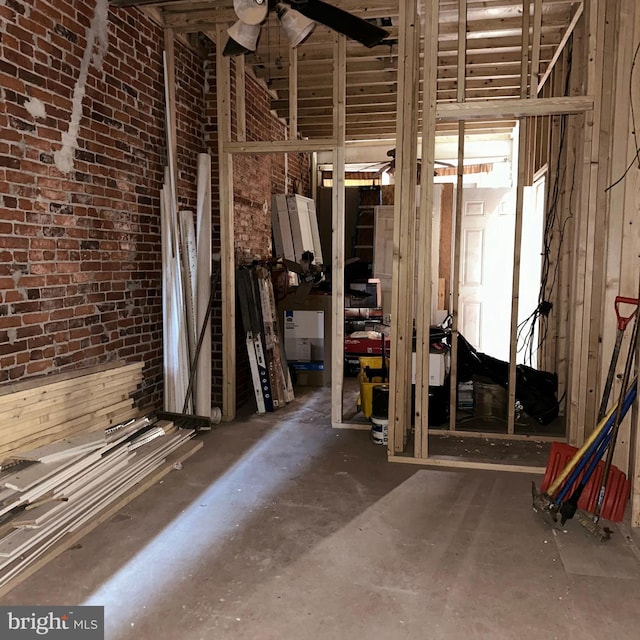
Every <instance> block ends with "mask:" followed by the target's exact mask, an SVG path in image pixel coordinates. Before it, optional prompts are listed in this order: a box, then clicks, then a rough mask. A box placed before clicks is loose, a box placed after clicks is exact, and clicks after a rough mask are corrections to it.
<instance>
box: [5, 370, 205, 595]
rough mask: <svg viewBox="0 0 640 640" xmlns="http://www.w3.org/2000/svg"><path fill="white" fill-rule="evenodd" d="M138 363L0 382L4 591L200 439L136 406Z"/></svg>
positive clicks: (161, 472)
mask: <svg viewBox="0 0 640 640" xmlns="http://www.w3.org/2000/svg"><path fill="white" fill-rule="evenodd" d="M142 366H143V365H142V363H135V364H126V365H125V364H122V363H115V364H111V365H103V366H100V367H94V368H92V369H85V370H80V371H74V372H70V373H65V374H59V375H54V376H46V377H45V378H44V379H43V378H38V379H33V380H28V381H24V382H20V383H15V384H12V385H6V386H4V387H0V420H1V422H0V424H1V425H2V428H1V429H0V444H1V447H2V456H1V458H0V459H1V460H2V465H1V469H0V594H1V593H4V592H6V591H7V590H9V589H10V588H12V587H13V586H15V584H17V582H19V581H20V580H22V579H24V578H25V577H26V576H27V575H30V573H32V572H33V571H35V570H36V569H38V568H39V567H40V566H42V565H43V564H45V563H46V562H48V561H49V560H51V558H53V557H55V556H56V555H58V554H59V553H60V552H61V551H63V550H64V549H66V548H68V547H69V546H70V545H71V544H74V543H75V542H76V541H77V540H78V539H79V538H81V537H82V536H83V535H86V533H88V531H90V530H91V529H92V528H94V527H95V526H97V524H99V523H100V522H103V521H104V520H106V519H107V518H108V517H110V516H111V515H112V514H113V513H115V512H116V511H117V510H118V509H120V508H122V507H123V506H124V505H125V504H126V503H127V502H129V501H130V500H132V499H133V497H135V496H136V495H138V494H139V493H141V492H142V491H143V490H145V489H146V488H148V487H149V486H151V485H152V484H153V483H155V482H157V480H158V479H160V478H161V477H162V476H163V475H165V474H166V473H168V472H169V471H170V470H171V468H173V465H174V464H175V463H176V462H180V461H182V460H184V459H185V458H187V457H188V456H189V455H191V454H192V453H194V452H195V451H196V450H197V449H199V448H200V447H201V446H202V442H198V443H194V442H190V440H191V438H193V436H194V435H195V431H193V430H190V429H187V430H182V429H177V428H176V427H175V426H174V425H173V423H171V422H168V421H158V420H157V419H156V418H155V417H154V416H151V415H147V416H137V415H136V414H137V409H136V408H135V407H134V406H133V400H132V398H131V397H130V396H131V394H132V393H133V392H134V391H135V390H136V388H137V385H138V383H139V382H140V380H141V375H142V373H141V371H142Z"/></svg>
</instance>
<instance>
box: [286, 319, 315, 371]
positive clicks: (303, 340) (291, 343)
mask: <svg viewBox="0 0 640 640" xmlns="http://www.w3.org/2000/svg"><path fill="white" fill-rule="evenodd" d="M284 350H285V353H286V355H287V360H290V361H303V362H309V361H312V362H313V361H319V362H322V361H324V311H306V310H294V309H287V310H285V312H284Z"/></svg>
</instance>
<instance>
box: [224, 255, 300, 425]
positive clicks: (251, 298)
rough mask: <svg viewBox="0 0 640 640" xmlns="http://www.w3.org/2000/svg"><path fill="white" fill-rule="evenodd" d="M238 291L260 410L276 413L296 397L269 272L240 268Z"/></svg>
mask: <svg viewBox="0 0 640 640" xmlns="http://www.w3.org/2000/svg"><path fill="white" fill-rule="evenodd" d="M236 291H237V295H238V301H239V303H240V314H241V316H242V325H243V328H244V331H245V341H246V344H247V354H248V356H249V366H250V368H251V380H252V383H253V390H254V393H255V398H256V407H257V411H258V413H265V412H267V411H274V410H275V409H278V408H279V407H282V406H284V405H285V404H287V403H289V402H291V401H292V400H293V399H294V394H293V385H292V383H291V376H290V374H289V367H288V365H287V359H286V356H285V353H284V344H283V341H282V335H281V331H280V324H279V322H278V314H277V309H276V302H275V296H274V294H273V284H272V281H271V273H270V271H269V269H267V268H266V267H263V266H259V265H258V266H254V265H251V266H246V267H243V268H241V269H238V271H237V272H236Z"/></svg>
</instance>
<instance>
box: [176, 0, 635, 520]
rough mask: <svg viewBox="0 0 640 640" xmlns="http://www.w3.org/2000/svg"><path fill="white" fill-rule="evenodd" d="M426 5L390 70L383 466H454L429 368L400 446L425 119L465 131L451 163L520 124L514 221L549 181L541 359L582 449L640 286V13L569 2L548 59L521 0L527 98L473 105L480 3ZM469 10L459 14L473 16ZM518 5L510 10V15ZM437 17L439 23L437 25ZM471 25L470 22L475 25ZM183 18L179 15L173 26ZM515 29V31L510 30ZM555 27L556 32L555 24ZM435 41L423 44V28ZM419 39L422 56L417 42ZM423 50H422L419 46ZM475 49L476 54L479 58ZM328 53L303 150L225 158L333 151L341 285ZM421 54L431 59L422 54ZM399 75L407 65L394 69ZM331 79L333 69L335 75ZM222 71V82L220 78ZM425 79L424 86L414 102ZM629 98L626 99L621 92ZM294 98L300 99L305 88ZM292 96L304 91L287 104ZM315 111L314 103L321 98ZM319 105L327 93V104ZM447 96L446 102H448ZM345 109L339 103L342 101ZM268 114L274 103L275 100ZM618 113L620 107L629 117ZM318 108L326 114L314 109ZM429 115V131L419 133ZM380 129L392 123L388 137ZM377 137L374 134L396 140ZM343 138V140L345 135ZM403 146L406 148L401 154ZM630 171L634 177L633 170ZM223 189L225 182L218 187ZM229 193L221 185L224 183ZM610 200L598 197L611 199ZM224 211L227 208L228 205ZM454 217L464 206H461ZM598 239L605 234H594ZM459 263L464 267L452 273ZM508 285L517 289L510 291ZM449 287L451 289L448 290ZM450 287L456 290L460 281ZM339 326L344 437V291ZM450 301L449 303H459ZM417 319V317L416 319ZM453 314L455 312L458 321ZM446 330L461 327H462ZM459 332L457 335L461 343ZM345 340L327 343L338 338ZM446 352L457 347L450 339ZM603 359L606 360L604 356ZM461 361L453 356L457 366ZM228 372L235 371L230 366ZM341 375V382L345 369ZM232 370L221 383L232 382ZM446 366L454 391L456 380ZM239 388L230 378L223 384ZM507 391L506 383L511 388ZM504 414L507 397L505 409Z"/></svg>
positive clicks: (253, 148)
mask: <svg viewBox="0 0 640 640" xmlns="http://www.w3.org/2000/svg"><path fill="white" fill-rule="evenodd" d="M423 4H424V3H419V2H417V0H416V2H410V3H405V2H403V3H400V15H401V19H400V20H399V22H398V24H399V33H398V35H399V44H398V47H399V51H401V52H402V53H401V55H400V56H398V58H399V59H400V60H401V65H399V67H398V71H397V73H398V87H399V93H398V96H397V109H396V114H397V120H396V124H395V128H396V131H395V135H396V140H397V141H398V148H400V149H402V152H401V153H400V154H399V155H400V157H399V158H398V169H397V185H396V196H397V198H396V206H397V209H396V210H397V215H396V224H397V228H396V231H395V233H394V271H393V273H394V275H393V282H394V289H395V293H394V294H393V296H394V311H395V312H394V313H393V314H392V315H393V318H392V322H393V326H392V336H393V346H392V349H393V354H394V355H393V359H394V361H393V373H392V387H393V396H392V400H391V406H390V409H391V411H390V416H389V443H390V446H389V459H390V460H392V461H401V462H413V463H417V464H436V465H438V464H447V465H454V464H455V463H452V462H450V461H446V462H444V461H441V460H437V459H434V458H433V457H432V456H430V455H429V451H428V440H427V437H426V433H425V432H428V429H426V428H425V426H426V425H425V421H424V416H425V415H428V394H425V393H424V382H423V380H428V374H429V372H428V359H426V360H425V359H424V358H421V360H422V361H424V362H425V364H424V365H423V366H421V367H420V369H419V371H418V372H417V375H418V380H419V381H420V389H422V391H423V393H421V394H420V402H419V403H416V405H417V411H416V414H415V416H413V417H414V419H415V424H416V430H415V434H416V438H415V440H414V447H413V450H412V451H409V452H408V451H406V450H405V449H406V443H407V442H408V441H409V437H408V436H409V432H410V427H409V424H410V422H411V417H412V416H411V405H410V380H411V377H410V376H407V375H403V373H406V371H407V363H410V358H411V339H410V338H411V324H412V322H413V318H412V317H411V314H407V313H405V312H404V308H405V307H404V306H403V305H401V304H400V296H399V293H398V291H402V292H403V293H404V292H407V291H411V290H412V287H413V277H414V272H415V273H417V274H418V278H419V281H420V282H421V283H422V285H425V284H426V283H428V282H431V280H432V274H431V271H430V269H431V267H430V260H429V259H428V258H427V256H426V254H425V252H420V251H419V252H418V255H417V262H415V263H414V261H413V259H412V252H413V243H412V242H410V241H409V240H410V237H411V235H412V229H414V228H415V225H416V222H417V223H418V224H419V225H420V232H421V233H422V234H423V236H422V238H423V240H424V242H425V243H426V244H428V242H427V238H428V234H429V233H430V229H429V224H428V223H429V220H430V216H428V215H427V212H429V211H431V209H432V202H431V199H432V192H433V188H432V177H431V175H429V174H430V173H431V172H428V171H425V172H423V174H425V175H426V177H425V178H424V179H423V183H422V186H423V189H421V201H420V207H419V209H418V211H419V213H418V219H417V220H416V219H414V212H415V211H416V207H415V206H414V204H415V202H416V194H415V183H414V174H413V171H410V170H409V169H410V167H411V166H412V163H414V162H415V159H416V152H415V150H414V143H413V141H414V140H417V137H418V135H419V133H420V131H421V129H420V128H419V127H420V126H423V127H425V128H424V129H423V130H422V131H423V134H422V137H423V159H424V158H426V159H427V163H428V162H430V159H431V158H432V154H433V140H432V137H431V136H430V130H431V129H430V127H429V125H430V124H431V123H433V122H435V123H436V124H437V126H438V127H439V128H440V130H446V131H448V132H456V131H457V132H459V133H460V134H461V135H460V138H461V144H460V157H463V155H464V154H463V151H464V149H463V147H462V140H463V135H464V133H465V132H466V131H474V130H475V129H476V128H477V127H478V126H479V124H480V123H481V124H482V125H486V122H487V120H491V121H493V122H495V123H496V126H497V127H500V125H501V122H502V121H504V120H506V121H509V122H512V121H513V120H515V119H520V124H521V126H520V129H519V131H520V136H519V159H518V184H517V193H518V196H517V198H516V200H517V205H516V219H517V216H518V215H521V208H522V189H523V188H524V187H525V186H527V185H529V184H530V183H531V182H532V180H533V177H534V176H535V175H536V174H537V173H538V172H539V171H541V170H545V168H546V171H547V175H548V177H549V189H548V194H549V195H548V201H547V207H546V210H547V213H548V212H549V211H551V210H555V211H556V212H557V216H556V218H555V219H554V220H553V221H552V222H553V225H554V226H553V229H552V231H553V233H551V234H550V237H549V244H548V247H549V256H548V260H549V262H550V268H551V272H552V273H553V278H554V280H553V287H551V284H550V283H549V290H548V292H547V293H548V294H549V301H550V302H552V303H553V311H554V312H553V314H552V315H551V316H550V317H549V318H548V320H547V330H548V331H549V340H548V341H547V342H546V344H545V346H544V348H543V349H542V350H541V358H542V360H541V361H542V362H543V363H544V365H545V366H546V367H547V368H550V369H551V370H554V371H557V372H558V373H559V377H560V380H561V382H560V384H561V387H560V393H561V394H566V395H565V403H566V419H567V424H568V439H569V441H570V442H572V443H576V444H577V443H580V442H581V441H582V440H583V439H584V436H585V433H586V431H587V430H588V426H586V425H589V424H592V423H593V411H594V408H595V405H596V401H595V400H594V398H597V397H598V395H599V392H600V389H601V386H602V363H603V360H606V351H607V348H609V347H610V345H611V344H612V340H613V336H614V333H615V319H614V318H611V317H610V315H611V314H607V313H606V307H607V305H608V304H609V305H610V304H611V300H612V299H613V297H615V295H617V294H618V293H622V294H624V295H632V294H630V291H633V292H635V291H636V289H637V279H638V268H637V265H636V264H635V263H636V262H637V256H638V253H639V252H638V246H639V244H640V243H639V242H638V229H637V226H638V225H637V224H636V220H637V215H638V202H637V196H636V194H637V191H638V188H637V185H638V171H637V167H636V166H635V165H634V163H633V162H632V160H633V158H634V157H635V154H636V150H637V144H636V141H635V139H634V137H633V135H630V133H631V132H632V131H633V128H632V124H631V120H632V118H631V113H630V109H629V106H628V100H625V95H626V94H627V93H628V92H629V90H631V92H632V95H634V97H635V98H636V99H640V98H639V97H638V96H637V95H636V94H637V91H638V83H635V86H634V84H633V83H632V82H631V75H632V73H633V72H634V71H635V69H636V60H635V56H634V55H633V52H634V51H636V46H637V42H638V41H640V35H639V34H640V26H639V25H640V15H639V14H640V10H639V9H638V8H637V7H636V6H635V4H636V3H635V2H634V1H633V0H621V1H620V2H619V3H605V2H604V1H603V0H584V1H580V2H576V3H574V4H573V5H571V10H572V13H571V17H570V20H569V22H568V23H567V24H566V25H565V26H563V27H562V29H563V33H562V34H561V37H560V38H559V40H558V45H557V48H556V50H555V51H554V52H553V56H552V57H551V59H550V61H549V57H548V56H547V57H545V58H544V62H543V61H542V60H543V57H542V55H541V51H542V49H543V48H544V47H545V46H547V45H546V44H545V37H546V36H545V34H546V33H548V26H545V22H544V15H545V13H544V12H545V9H546V8H547V7H548V5H549V4H550V3H547V2H544V1H543V0H525V1H524V2H523V3H522V5H521V6H523V7H524V12H522V13H521V14H520V15H519V16H518V17H513V18H510V23H509V24H510V25H511V26H513V28H514V29H515V28H518V29H520V33H523V34H524V38H523V39H522V40H521V42H520V47H521V52H522V53H521V59H520V61H519V74H520V94H519V95H520V97H519V98H518V97H513V96H512V95H511V96H507V95H505V93H504V92H503V93H502V94H501V92H500V91H496V96H495V98H491V99H486V100H481V101H478V100H472V99H471V98H472V97H473V96H474V95H476V94H475V93H474V92H476V91H477V82H476V80H475V79H473V78H472V79H470V78H469V77H468V75H467V66H468V63H469V60H470V58H471V56H472V55H473V56H475V55H476V54H475V53H470V52H469V51H467V50H466V47H467V45H468V44H469V43H471V41H472V40H473V38H470V37H469V32H470V31H472V30H473V28H474V27H473V25H474V24H477V23H476V22H475V21H469V22H467V14H468V11H474V12H477V11H479V10H480V9H479V8H478V3H474V2H471V1H470V2H469V3H467V1H466V0H459V1H458V2H453V1H447V2H440V3H438V5H437V6H433V5H434V3H431V7H430V9H431V11H430V13H429V16H430V18H431V20H430V24H429V25H427V24H426V23H425V24H420V21H419V20H417V19H415V18H416V16H417V15H418V7H420V8H423ZM468 4H469V5H470V6H471V9H468V7H467V5H468ZM511 4H514V3H511ZM456 10H457V12H458V13H457V20H456V21H455V23H454V22H452V20H451V16H452V15H453V14H452V12H455V11H456ZM442 12H447V21H446V26H445V29H446V31H447V32H448V33H453V32H454V31H455V32H457V33H458V34H459V37H458V40H457V47H456V51H455V53H454V52H452V51H450V50H449V51H448V54H452V53H454V55H455V58H456V60H457V67H456V69H455V72H453V71H448V72H447V77H446V78H445V79H444V80H443V82H445V81H446V83H447V87H451V88H448V89H446V91H448V93H446V96H447V97H448V100H449V101H446V100H440V101H438V98H441V97H442V96H444V95H445V94H444V93H442V87H441V85H440V84H439V83H438V82H437V80H436V77H435V73H434V70H433V69H432V68H431V67H430V66H428V67H427V68H424V69H421V68H420V60H426V61H428V62H430V63H431V64H437V63H436V62H435V59H436V58H437V56H434V55H433V48H432V47H433V46H434V40H435V38H434V33H433V29H434V28H435V27H434V26H433V25H434V24H439V23H441V20H440V17H441V13H442ZM436 14H437V15H436ZM474 15H475V14H474ZM176 19H177V18H176ZM516 24H517V25H518V26H516ZM554 28H555V27H554ZM421 31H422V32H424V33H426V34H429V35H428V37H427V38H423V37H419V35H420V32H421ZM425 42H427V44H426V45H425V44H424V43H425ZM420 43H421V44H420ZM475 44H476V43H475V42H474V43H473V45H474V46H475ZM331 46H332V47H333V50H334V51H335V55H336V57H335V61H336V62H335V63H334V64H336V67H335V69H334V74H333V77H332V86H333V94H332V98H331V102H330V104H331V109H332V111H333V113H332V114H331V118H330V119H327V118H324V117H321V116H318V118H319V120H318V126H317V129H316V131H317V133H318V135H317V136H315V137H310V138H309V139H308V140H298V139H295V138H294V137H292V136H290V137H289V139H284V137H283V138H282V139H276V138H274V137H273V136H271V137H265V138H264V139H263V140H262V141H257V140H251V141H248V140H246V139H245V136H244V135H242V134H241V135H239V136H238V139H237V140H231V139H230V138H228V139H226V140H223V142H222V147H221V154H222V157H228V156H231V155H233V156H234V157H236V156H244V155H250V154H265V153H294V152H295V153H298V152H312V151H316V150H331V151H333V153H334V163H335V167H334V179H335V181H336V182H335V187H336V193H335V195H334V207H333V223H334V230H333V234H334V237H333V251H334V253H333V257H332V274H333V281H334V282H336V283H341V282H342V281H343V273H344V255H343V251H344V244H343V237H344V228H343V226H342V225H343V224H344V212H343V211H342V208H343V206H344V199H343V198H341V195H340V194H341V192H342V186H341V185H342V182H341V180H342V176H343V165H344V147H345V144H346V142H347V140H348V136H349V126H348V123H347V126H346V127H345V123H344V114H345V106H346V107H347V109H346V112H347V113H348V112H349V110H348V106H349V104H350V101H353V102H352V104H353V105H356V104H357V96H356V93H355V92H353V91H350V89H349V85H348V83H345V81H344V79H343V77H342V76H343V74H345V73H346V69H345V68H344V67H345V65H344V64H343V62H341V60H343V57H342V55H343V54H341V52H340V46H341V45H340V43H339V40H338V41H337V42H335V43H334V42H332V45H331ZM421 48H423V49H424V52H425V54H424V55H421V51H420V49H421ZM303 64H304V65H307V64H309V65H312V64H313V56H311V55H310V57H309V59H308V60H302V59H300V58H298V59H297V60H296V61H295V62H292V64H291V65H290V66H289V67H287V69H286V70H285V73H286V74H287V75H288V76H289V82H290V84H291V86H290V88H289V92H288V100H286V101H274V105H275V106H276V107H277V108H278V109H286V111H287V112H288V113H289V117H290V118H291V119H292V121H294V122H296V121H297V122H299V123H301V122H303V121H304V118H305V117H307V116H306V115H304V114H303V113H301V111H300V109H299V108H297V107H304V109H305V113H307V112H306V102H303V100H304V101H306V100H310V98H308V97H307V96H306V94H305V96H304V98H303V99H299V98H300V94H299V93H298V94H297V91H296V89H297V88H298V83H296V82H295V80H294V81H291V77H292V76H295V75H296V74H295V69H296V67H297V68H298V69H300V67H301V66H302V65H303ZM400 66H401V68H400ZM336 71H337V73H336ZM221 72H222V73H230V71H227V70H221ZM420 76H422V77H423V81H422V91H420ZM630 87H631V89H630ZM301 91H302V89H301ZM296 94H297V95H296ZM318 99H320V98H318ZM321 99H322V100H325V99H326V97H325V96H322V98H321ZM452 100H453V101H452ZM345 102H346V105H345ZM276 103H277V104H276ZM625 103H626V105H625ZM323 104H324V103H323ZM420 114H421V115H422V123H421V122H420ZM385 126H386V125H385ZM385 126H381V128H380V131H381V134H387V133H389V132H388V131H387V130H386V128H385ZM345 128H346V131H345ZM352 131H353V136H354V138H353V140H354V141H357V140H358V137H359V136H361V135H363V134H361V133H360V129H359V128H357V127H356V128H354V129H353V130H352ZM402 141H406V144H404V143H402V144H400V143H401V142H402ZM627 167H629V169H628V170H627ZM625 170H627V174H626V177H625V179H624V180H623V181H621V183H620V184H619V185H618V186H616V187H615V188H612V189H609V190H606V186H607V185H608V184H610V183H612V182H614V181H616V180H617V178H618V177H619V176H620V175H621V174H623V173H624V172H625ZM226 180H227V187H226V188H228V189H230V188H231V186H232V185H231V184H229V182H230V177H229V175H228V176H227V178H226ZM221 186H222V185H221ZM605 194H606V195H605ZM222 206H223V207H224V206H230V204H229V205H225V204H224V202H223V203H222ZM458 210H459V207H458ZM602 229H605V230H606V233H604V234H603V233H602V232H601V230H602ZM519 235H520V232H519V231H518V230H516V233H515V237H516V242H515V244H514V246H515V249H514V262H515V264H516V265H517V264H518V252H519V250H520V249H519V247H520V241H519ZM454 254H455V255H454V271H455V270H456V268H457V269H459V250H458V251H455V252H454ZM456 265H457V267H456ZM517 277H518V276H517V273H514V285H515V284H517ZM454 280H455V278H454ZM453 288H454V289H455V284H454V285H453ZM514 290H515V291H516V295H514V296H512V320H511V325H510V334H511V354H512V356H513V349H514V344H513V343H514V335H515V322H516V320H515V317H516V315H517V314H516V311H517V308H518V298H517V287H516V288H515V289H514ZM334 293H335V296H334V300H333V314H332V315H333V318H332V320H333V322H334V325H333V326H334V340H333V353H332V363H333V364H332V372H333V373H334V374H335V373H337V375H333V376H332V400H333V402H332V406H333V410H332V422H333V424H334V426H336V427H338V426H347V425H344V424H343V423H342V411H341V405H342V353H341V339H340V338H341V337H342V333H341V331H342V316H341V313H342V308H343V302H344V300H343V292H342V291H341V290H340V287H339V286H338V288H337V289H336V291H335V292H334ZM428 299H429V297H428V296H425V297H424V298H423V299H422V303H421V305H420V308H421V309H424V310H425V311H426V306H427V303H426V302H425V300H428ZM454 305H455V302H454ZM422 315H423V316H425V315H426V314H425V313H423V314H422ZM456 321H457V318H456V317H455V306H454V323H455V322H456ZM455 326H456V325H455V324H454V328H455ZM428 331H429V326H428V322H426V321H425V320H424V318H423V319H422V320H421V321H420V322H417V323H416V332H417V344H418V345H419V347H418V348H419V349H422V350H423V352H424V349H425V345H428V343H429V335H428ZM454 335H455V333H454ZM336 337H337V338H338V339H335V338H336ZM454 344H455V339H454ZM603 354H604V355H603ZM453 361H454V362H455V358H454V359H453ZM227 366H228V368H230V367H231V366H232V365H231V364H229V365H227ZM338 369H339V370H340V371H339V372H338ZM514 371H515V359H514V358H513V357H512V358H511V360H510V363H509V379H510V380H511V382H512V383H513V381H514V380H515V373H514ZM229 375H230V372H227V376H229ZM455 375H456V372H455V364H454V366H453V376H454V378H453V380H452V385H453V384H454V381H455ZM228 379H229V380H232V379H233V376H231V377H229V378H228ZM511 388H512V389H513V384H511ZM509 404H510V405H512V404H513V393H512V394H511V397H510V403H509ZM508 420H509V426H508V432H509V434H513V420H514V416H513V411H512V410H509V416H508ZM637 420H638V418H637V415H634V420H633V421H629V422H632V424H631V425H629V424H628V425H627V426H626V427H625V428H626V429H627V432H626V434H625V435H624V443H623V446H621V450H620V454H619V457H620V459H621V460H622V463H621V464H620V463H619V464H620V466H622V467H623V468H625V465H626V466H627V468H629V465H631V470H632V473H633V474H634V481H635V483H634V497H633V505H634V510H633V517H634V523H637V524H640V498H639V497H638V494H639V491H640V467H639V466H638V458H639V457H640V455H639V454H640V452H639V451H638V444H637V438H636V437H635V431H637V428H638V427H637ZM458 464H459V465H460V466H476V467H479V468H485V467H486V465H482V464H480V463H478V464H475V463H467V462H460V463H458ZM497 468H501V469H512V470H515V471H531V468H521V467H509V466H507V465H501V466H498V467H497Z"/></svg>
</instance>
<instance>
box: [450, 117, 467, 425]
mask: <svg viewBox="0 0 640 640" xmlns="http://www.w3.org/2000/svg"><path fill="white" fill-rule="evenodd" d="M464 131H465V122H464V120H461V121H460V122H458V164H457V167H458V178H457V181H456V209H455V222H454V236H453V237H454V240H453V274H452V277H451V371H450V385H451V388H450V392H449V429H450V430H451V431H455V429H456V420H457V409H458V333H459V321H460V254H461V247H462V197H463V189H464V186H463V185H464V183H463V177H464Z"/></svg>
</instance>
